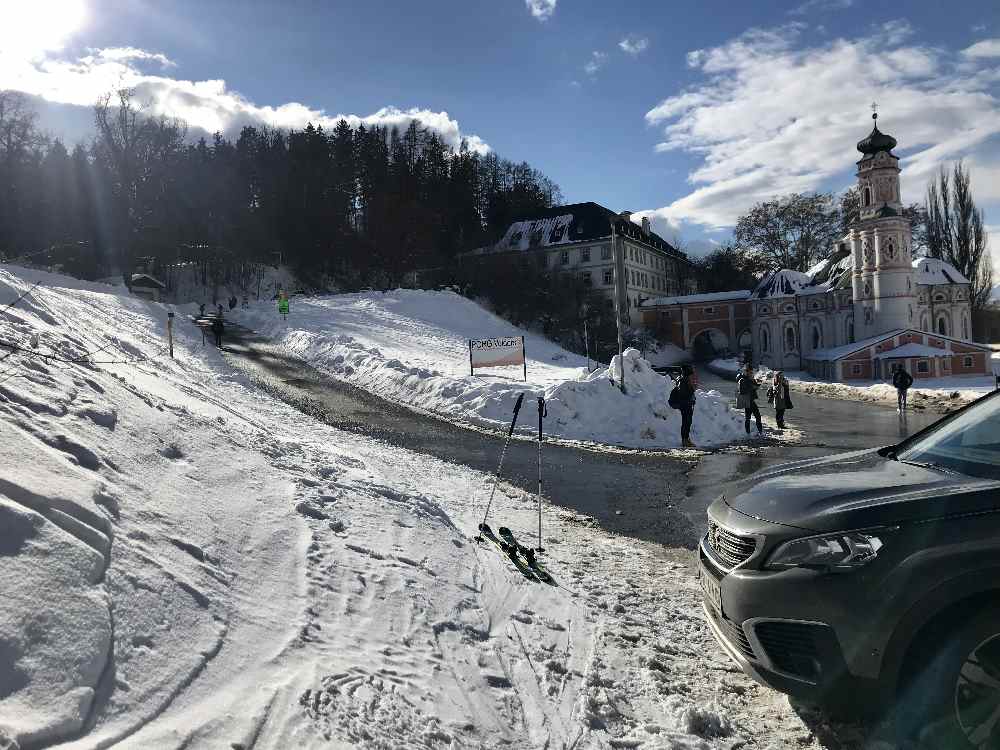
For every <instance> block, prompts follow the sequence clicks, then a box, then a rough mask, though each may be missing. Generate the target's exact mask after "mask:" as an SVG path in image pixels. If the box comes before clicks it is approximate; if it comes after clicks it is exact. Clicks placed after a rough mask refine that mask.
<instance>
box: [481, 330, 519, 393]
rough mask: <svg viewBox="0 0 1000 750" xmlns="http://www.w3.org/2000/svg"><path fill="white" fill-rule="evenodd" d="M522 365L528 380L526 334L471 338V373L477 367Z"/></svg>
mask: <svg viewBox="0 0 1000 750" xmlns="http://www.w3.org/2000/svg"><path fill="white" fill-rule="evenodd" d="M513 365H521V366H522V367H523V368H524V380H525V382H527V380H528V359H527V357H526V356H525V353H524V336H504V337H500V338H495V339H469V374H470V375H475V374H476V368H477V367H480V368H482V367H510V366H513Z"/></svg>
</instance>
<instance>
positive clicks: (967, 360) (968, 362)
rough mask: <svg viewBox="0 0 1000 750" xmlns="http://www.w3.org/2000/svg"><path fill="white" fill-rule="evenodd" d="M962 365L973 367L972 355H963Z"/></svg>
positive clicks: (967, 367) (966, 367)
mask: <svg viewBox="0 0 1000 750" xmlns="http://www.w3.org/2000/svg"><path fill="white" fill-rule="evenodd" d="M962 367H964V368H965V369H967V370H968V369H970V368H971V367H972V357H962Z"/></svg>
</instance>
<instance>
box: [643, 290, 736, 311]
mask: <svg viewBox="0 0 1000 750" xmlns="http://www.w3.org/2000/svg"><path fill="white" fill-rule="evenodd" d="M747 299H750V290H749V289H743V290H740V291H736V292H709V293H706V294H685V295H682V296H680V297H650V298H649V299H646V300H643V302H642V306H643V307H654V306H656V305H688V304H698V303H700V302H727V301H734V302H738V301H742V300H747Z"/></svg>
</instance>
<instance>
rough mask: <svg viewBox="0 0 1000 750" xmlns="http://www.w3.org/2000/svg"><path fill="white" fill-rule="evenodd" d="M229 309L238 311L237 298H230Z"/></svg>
mask: <svg viewBox="0 0 1000 750" xmlns="http://www.w3.org/2000/svg"><path fill="white" fill-rule="evenodd" d="M229 309H230V310H235V309H236V297H230V298H229Z"/></svg>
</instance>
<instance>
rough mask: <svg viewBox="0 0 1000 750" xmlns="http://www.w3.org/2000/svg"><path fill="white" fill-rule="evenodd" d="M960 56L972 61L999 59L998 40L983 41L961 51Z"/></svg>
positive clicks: (999, 48) (999, 44)
mask: <svg viewBox="0 0 1000 750" xmlns="http://www.w3.org/2000/svg"><path fill="white" fill-rule="evenodd" d="M962 54H963V55H964V56H965V57H968V58H971V59H973V60H977V59H984V58H991V57H1000V39H983V40H982V41H981V42H976V43H975V44H973V45H972V46H971V47H966V48H965V49H963V50H962Z"/></svg>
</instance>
